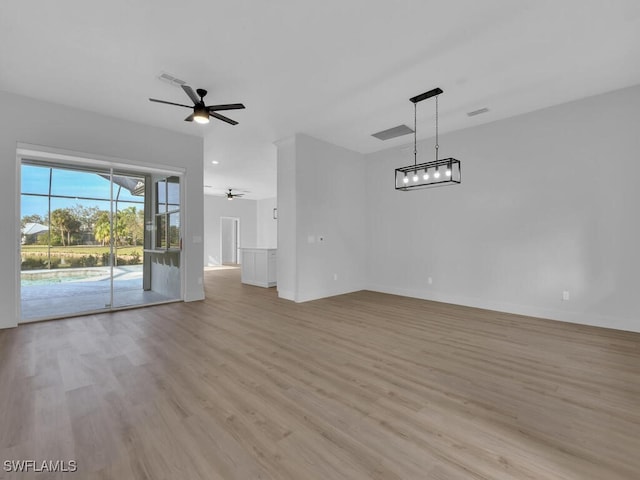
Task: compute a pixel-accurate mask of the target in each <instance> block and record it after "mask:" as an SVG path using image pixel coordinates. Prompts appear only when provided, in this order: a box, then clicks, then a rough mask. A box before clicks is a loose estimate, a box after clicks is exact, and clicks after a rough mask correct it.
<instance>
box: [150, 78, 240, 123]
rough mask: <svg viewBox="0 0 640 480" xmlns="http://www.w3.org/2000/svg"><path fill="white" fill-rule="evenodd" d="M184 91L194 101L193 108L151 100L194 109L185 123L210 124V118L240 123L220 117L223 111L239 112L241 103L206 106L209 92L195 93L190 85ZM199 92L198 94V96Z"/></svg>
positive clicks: (199, 91) (151, 99) (161, 101)
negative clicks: (205, 100) (205, 101)
mask: <svg viewBox="0 0 640 480" xmlns="http://www.w3.org/2000/svg"><path fill="white" fill-rule="evenodd" d="M182 89H183V90H184V91H185V93H186V94H187V95H189V98H190V99H191V100H192V101H193V106H191V105H183V104H181V103H173V102H167V101H165V100H157V99H155V98H150V99H149V100H150V101H152V102H156V103H166V104H167V105H175V106H177V107H186V108H192V109H193V113H192V114H191V115H189V116H188V117H187V118H185V119H184V121H185V122H192V121H194V120H195V121H196V122H197V123H209V117H213V118H217V119H218V120H222V121H223V122H227V123H230V124H231V125H237V124H238V122H236V121H235V120H231V119H230V118H228V117H225V116H224V115H220V114H219V113H216V112H219V111H221V110H238V109H242V108H244V105H243V104H241V103H228V104H224V105H205V104H204V97H205V96H206V95H207V91H206V90H203V89H202V88H198V89H196V91H195V92H194V91H193V88H191V87H190V86H188V85H182ZM196 92H197V94H196Z"/></svg>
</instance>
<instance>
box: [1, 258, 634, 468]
mask: <svg viewBox="0 0 640 480" xmlns="http://www.w3.org/2000/svg"><path fill="white" fill-rule="evenodd" d="M205 281H206V292H207V300H206V301H203V302H195V303H187V304H184V303H177V304H170V305H163V306H157V307H152V308H146V309H138V310H130V311H123V312H116V313H112V314H102V315H92V316H86V317H78V318H72V319H65V320H58V321H51V322H43V323H38V324H29V325H23V326H20V327H18V328H16V329H12V330H5V331H2V332H0V461H2V463H0V478H10V479H13V478H20V479H29V478H37V479H41V478H47V479H49V478H56V479H58V478H70V479H74V478H75V479H83V480H84V479H119V480H122V479H153V480H158V479H179V480H188V479H207V480H211V479H225V480H232V479H238V480H250V479H294V480H307V479H309V480H331V479H394V480H398V479H442V480H445V479H446V480H456V479H518V480H523V479H536V480H544V479H553V480H559V479H575V480H578V479H579V480H584V479H598V480H615V479H638V478H640V334H633V333H625V332H619V331H613V330H606V329H598V328H591V327H584V326H578V325H571V324H564V323H560V322H553V321H546V320H540V319H533V318H529V317H523V316H514V315H508V314H501V313H496V312H490V311H484V310H477V309H472V308H465V307H457V306H452V305H446V304H439V303H434V302H427V301H422V300H416V299H409V298H402V297H396V296H391V295H383V294H376V293H372V292H358V293H354V294H349V295H343V296H339V297H334V298H329V299H324V300H319V301H315V302H310V303H305V304H294V303H291V302H288V301H285V300H280V299H278V298H277V295H276V291H275V289H263V288H258V287H251V286H245V285H241V284H240V281H239V272H238V270H220V271H212V272H207V273H206V278H205ZM20 459H33V460H37V461H42V460H58V459H59V460H75V461H77V462H78V472H77V473H68V474H64V475H62V474H50V475H47V474H32V473H30V474H13V473H11V474H10V473H5V472H4V471H3V470H2V466H3V463H4V461H5V460H20Z"/></svg>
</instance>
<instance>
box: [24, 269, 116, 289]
mask: <svg viewBox="0 0 640 480" xmlns="http://www.w3.org/2000/svg"><path fill="white" fill-rule="evenodd" d="M108 276H109V269H108V268H106V269H102V268H96V269H89V268H86V269H84V268H82V269H80V268H74V269H69V270H57V269H56V270H37V271H28V272H22V273H21V274H20V285H22V286H29V285H50V284H52V283H62V282H79V281H87V280H89V281H91V280H98V277H104V278H105V279H107V278H109V277H108Z"/></svg>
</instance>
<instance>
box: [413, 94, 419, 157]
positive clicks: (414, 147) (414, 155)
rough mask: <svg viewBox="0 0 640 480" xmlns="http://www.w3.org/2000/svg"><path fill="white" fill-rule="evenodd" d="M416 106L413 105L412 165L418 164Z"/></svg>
mask: <svg viewBox="0 0 640 480" xmlns="http://www.w3.org/2000/svg"><path fill="white" fill-rule="evenodd" d="M417 127H418V105H417V104H416V103H414V104H413V164H414V165H417V164H418V137H417V135H418V133H417V131H418V128H417Z"/></svg>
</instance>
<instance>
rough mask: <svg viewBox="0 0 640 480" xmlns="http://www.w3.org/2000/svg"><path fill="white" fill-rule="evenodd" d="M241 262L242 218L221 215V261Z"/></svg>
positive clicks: (224, 262) (223, 262)
mask: <svg viewBox="0 0 640 480" xmlns="http://www.w3.org/2000/svg"><path fill="white" fill-rule="evenodd" d="M240 262H241V260H240V219H239V218H237V217H220V263H221V264H222V265H239V264H240Z"/></svg>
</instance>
